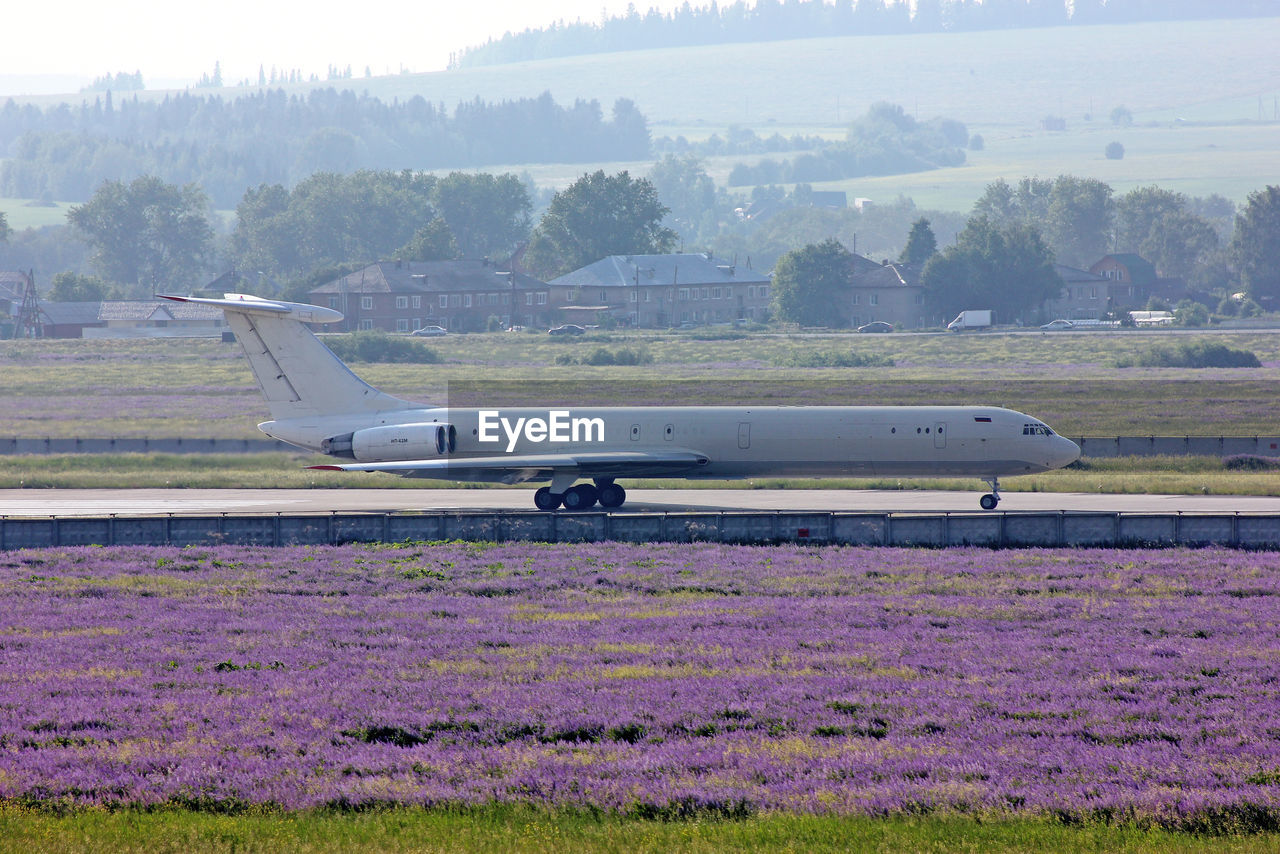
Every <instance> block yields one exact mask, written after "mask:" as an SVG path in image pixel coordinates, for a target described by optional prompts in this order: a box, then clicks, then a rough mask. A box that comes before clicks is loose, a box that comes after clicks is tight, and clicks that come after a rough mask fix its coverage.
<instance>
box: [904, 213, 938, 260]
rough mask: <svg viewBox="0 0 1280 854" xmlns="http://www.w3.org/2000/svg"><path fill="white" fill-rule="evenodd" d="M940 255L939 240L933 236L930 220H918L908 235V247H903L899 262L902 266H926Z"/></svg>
mask: <svg viewBox="0 0 1280 854" xmlns="http://www.w3.org/2000/svg"><path fill="white" fill-rule="evenodd" d="M937 253H938V239H937V238H936V237H934V236H933V229H932V228H930V227H929V220H927V219H925V218H924V217H920V219H918V220H916V221H915V222H914V223H913V224H912V226H911V233H910V234H908V235H907V245H906V246H905V247H903V249H902V254H901V255H899V256H898V261H899V262H900V263H902V264H924V263H925V262H926V261H928V260H929V259H930V258H932V257H933V256H934V255H936V254H937Z"/></svg>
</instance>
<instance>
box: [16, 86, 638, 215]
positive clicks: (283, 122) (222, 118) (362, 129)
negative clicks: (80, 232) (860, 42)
mask: <svg viewBox="0 0 1280 854" xmlns="http://www.w3.org/2000/svg"><path fill="white" fill-rule="evenodd" d="M649 151H650V137H649V128H648V121H647V119H646V118H645V117H644V115H643V114H642V113H641V112H640V111H639V110H638V109H637V108H636V106H635V104H634V103H633V102H632V101H630V100H628V99H626V98H619V99H618V100H617V101H616V102H615V104H614V106H613V110H612V113H611V116H610V117H609V118H608V119H606V118H605V115H604V111H603V110H602V108H601V106H600V104H599V103H598V102H596V101H584V100H578V101H576V102H575V103H574V104H573V105H571V106H561V105H558V104H556V103H555V101H554V100H553V99H552V97H551V94H550V93H543V94H542V95H540V96H539V97H537V98H522V99H519V100H514V101H503V102H501V103H488V102H485V101H481V100H480V99H478V98H477V99H475V100H473V101H468V102H465V103H461V104H459V105H458V106H457V107H456V108H455V109H454V110H453V112H452V113H450V112H449V111H448V110H446V109H445V107H444V105H443V104H432V103H430V102H428V101H426V100H424V99H423V98H421V97H419V96H415V97H413V98H411V99H410V100H408V101H406V102H404V103H399V102H397V103H393V104H386V103H384V102H382V101H379V100H378V99H376V98H372V97H369V96H367V95H356V94H355V93H353V92H351V91H343V92H338V91H335V90H333V89H324V90H320V89H318V90H314V91H312V92H311V93H309V94H307V95H305V96H301V95H287V94H285V92H284V91H283V90H267V91H262V92H257V93H253V94H249V95H243V96H241V97H238V98H235V99H234V100H231V101H224V100H223V99H222V98H221V97H218V96H216V95H214V96H210V95H194V94H190V93H186V94H180V95H171V96H168V97H166V98H164V99H163V100H161V101H154V102H153V101H143V100H140V99H138V98H137V97H136V96H135V97H132V98H126V99H120V101H119V103H118V104H117V103H116V102H115V101H114V100H113V98H112V95H111V93H110V92H108V93H106V94H105V95H104V96H103V97H100V98H97V99H95V100H94V102H93V103H92V104H90V103H85V104H82V105H81V106H80V107H78V108H72V107H70V106H68V105H67V104H61V105H59V106H57V107H53V108H50V109H48V110H42V109H40V108H39V107H36V106H34V105H31V104H27V105H25V106H18V105H17V104H16V103H14V102H13V101H12V100H9V101H7V102H6V103H5V105H4V106H3V107H0V152H7V155H8V157H7V159H5V160H4V162H3V165H0V196H10V197H15V198H29V199H40V198H44V199H48V200H54V199H56V200H60V201H85V200H87V199H88V198H89V196H90V195H91V194H92V193H93V192H94V190H95V189H96V188H97V187H98V186H99V185H100V184H101V183H102V182H103V181H104V180H130V179H132V178H134V177H138V176H142V175H154V176H156V177H158V178H160V179H162V180H164V181H168V182H170V183H176V184H187V183H198V184H199V185H200V186H201V187H202V188H203V189H204V191H205V192H206V193H207V194H208V195H209V197H210V198H211V199H212V200H213V202H214V204H216V205H218V206H219V207H225V208H229V207H233V206H234V205H235V204H236V203H237V202H238V201H239V199H240V198H241V196H242V195H243V193H244V191H245V188H246V187H253V186H257V185H259V184H285V185H293V184H296V183H298V182H300V181H302V180H303V179H305V178H307V177H308V176H310V175H311V174H313V173H315V172H319V171H327V172H343V173H349V172H354V171H356V170H358V169H403V168H411V169H447V168H463V167H468V166H482V165H485V164H490V163H599V162H608V161H618V160H639V159H644V158H647V157H648V156H649Z"/></svg>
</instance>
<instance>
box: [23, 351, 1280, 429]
mask: <svg viewBox="0 0 1280 854" xmlns="http://www.w3.org/2000/svg"><path fill="white" fill-rule="evenodd" d="M1196 335H1197V338H1196V340H1201V341H1211V342H1219V343H1224V344H1226V345H1228V346H1230V347H1233V348H1238V349H1246V350H1249V351H1251V352H1253V353H1255V354H1256V355H1257V356H1258V358H1259V359H1260V360H1261V362H1262V367H1260V368H1223V369H1189V368H1136V367H1134V368H1118V367H1114V365H1116V363H1117V361H1119V360H1122V359H1129V360H1132V359H1133V357H1135V356H1136V355H1138V354H1141V353H1143V352H1146V351H1148V350H1151V349H1152V348H1155V347H1157V346H1160V345H1168V344H1169V343H1171V342H1176V341H1184V340H1188V339H1186V338H1185V337H1184V336H1183V335H1182V334H1181V333H1177V332H1171V331H1162V332H1104V333H1066V334H1063V333H1029V334H1027V333H1023V334H1015V333H1009V334H1001V333H995V334H983V335H963V336H957V335H945V334H937V335H929V334H919V335H891V336H862V335H849V334H844V335H800V334H747V333H735V332H728V331H725V332H704V333H701V334H698V333H693V334H690V333H656V332H628V333H611V334H605V333H602V334H595V335H588V336H584V337H583V338H582V339H579V340H573V341H566V340H564V339H556V338H552V337H549V336H547V335H538V334H532V333H527V334H507V333H490V334H478V335H456V336H455V335H451V336H449V337H448V338H447V339H444V340H442V341H441V342H439V343H436V344H434V345H433V346H434V348H435V349H436V350H437V352H438V353H439V354H440V355H441V357H442V358H443V359H444V363H443V364H437V365H393V364H357V365H355V366H354V368H355V370H356V372H357V373H358V374H359V375H360V376H362V377H363V378H364V379H365V380H366V381H368V382H370V383H372V384H373V385H375V386H377V387H379V388H382V389H384V390H386V391H388V392H391V393H393V394H396V395H399V396H401V397H404V398H406V399H409V400H415V401H420V402H424V403H433V404H445V403H452V404H454V405H466V406H475V405H488V404H503V405H517V404H528V405H543V404H588V403H594V404H600V405H609V404H614V405H623V404H631V405H646V404H661V405H677V404H693V403H705V404H713V405H714V404H720V405H749V404H758V405H768V404H778V405H782V404H833V405H874V404H903V405H909V404H948V403H954V404H961V403H989V404H996V405H1001V406H1008V407H1011V408H1014V409H1018V410H1020V411H1023V412H1026V413H1028V414H1032V415H1035V416H1037V417H1039V418H1041V419H1043V420H1044V421H1045V422H1046V423H1048V424H1049V425H1050V426H1052V427H1053V428H1054V429H1056V430H1057V431H1058V432H1060V433H1063V434H1064V435H1068V436H1118V435H1144V436H1145V435H1163V436H1184V435H1192V436H1220V435H1238V436H1253V435H1270V434H1273V433H1275V432H1276V431H1277V429H1278V428H1277V421H1278V419H1277V417H1276V416H1277V412H1276V406H1275V388H1276V387H1277V386H1276V384H1277V382H1280V335H1277V334H1275V333H1274V332H1272V331H1266V330H1263V331H1252V332H1250V331H1220V332H1202V333H1196ZM600 347H604V348H606V349H612V350H617V349H618V348H620V347H628V348H632V349H636V350H640V351H643V352H645V353H647V354H649V355H650V356H652V358H653V362H652V364H648V365H638V366H604V367H591V366H584V365H572V366H563V365H557V364H556V360H557V358H559V357H563V356H573V357H575V358H579V359H582V358H585V357H586V356H588V355H589V354H590V353H591V352H592V351H594V350H595V349H597V348H600ZM813 353H819V354H831V355H841V354H848V353H855V354H859V355H861V356H875V357H879V358H881V359H885V360H889V361H892V362H893V366H892V367H869V368H791V367H779V365H780V364H785V363H787V362H789V361H793V360H794V359H795V357H796V356H797V355H803V354H813ZM266 418H267V410H266V406H265V405H264V403H263V402H262V400H261V398H260V395H259V393H258V390H257V385H256V383H255V381H254V379H253V376H252V374H251V373H250V372H249V369H248V366H247V363H246V362H245V361H244V357H243V355H242V354H241V352H240V348H239V347H238V346H235V345H228V344H222V343H220V342H217V341H215V340H205V339H159V340H141V341H103V340H49V341H0V435H9V436H18V437H31V438H43V437H53V438H75V437H83V438H102V437H115V438H123V437H155V438H170V437H174V438H208V437H225V438H235V439H239V438H260V437H261V434H260V433H259V432H258V431H257V429H256V425H257V423H258V422H259V421H263V420H266Z"/></svg>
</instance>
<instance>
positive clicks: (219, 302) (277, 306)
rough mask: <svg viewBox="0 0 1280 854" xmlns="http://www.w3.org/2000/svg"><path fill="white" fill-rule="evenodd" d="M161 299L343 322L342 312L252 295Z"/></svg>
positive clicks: (312, 320) (163, 296) (309, 320)
mask: <svg viewBox="0 0 1280 854" xmlns="http://www.w3.org/2000/svg"><path fill="white" fill-rule="evenodd" d="M156 296H158V297H160V298H161V299H168V300H173V301H174V302H193V303H198V304H199V305H212V306H216V307H218V308H220V309H222V310H223V311H235V312H239V313H241V314H262V315H267V316H276V317H280V316H288V317H289V318H291V319H292V320H300V321H302V322H303V323H337V322H338V321H339V320H342V312H340V311H335V310H334V309H332V308H324V307H323V306H318V305H307V304H306V303H301V302H285V301H284V300H268V299H263V298H262V297H255V296H252V295H250V294H223V298H222V299H210V298H206V297H184V296H176V295H173V294H156Z"/></svg>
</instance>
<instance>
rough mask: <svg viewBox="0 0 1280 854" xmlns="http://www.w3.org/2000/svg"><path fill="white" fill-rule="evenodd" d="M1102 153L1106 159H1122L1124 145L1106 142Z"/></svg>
mask: <svg viewBox="0 0 1280 854" xmlns="http://www.w3.org/2000/svg"><path fill="white" fill-rule="evenodd" d="M1102 153H1103V154H1104V155H1105V156H1106V158H1107V159H1108V160H1124V146H1123V145H1122V144H1121V143H1118V142H1108V143H1107V147H1106V148H1105V149H1103V151H1102Z"/></svg>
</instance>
